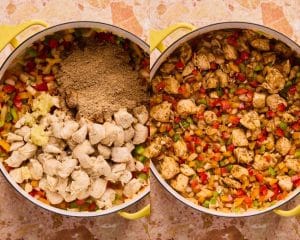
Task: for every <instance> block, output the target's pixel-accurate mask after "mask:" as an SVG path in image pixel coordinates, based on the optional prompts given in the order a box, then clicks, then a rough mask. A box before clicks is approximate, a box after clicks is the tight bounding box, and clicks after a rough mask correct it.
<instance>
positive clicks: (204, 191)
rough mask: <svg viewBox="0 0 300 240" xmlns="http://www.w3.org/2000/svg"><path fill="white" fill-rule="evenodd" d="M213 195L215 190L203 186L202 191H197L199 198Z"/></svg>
mask: <svg viewBox="0 0 300 240" xmlns="http://www.w3.org/2000/svg"><path fill="white" fill-rule="evenodd" d="M212 196H213V191H211V190H209V189H206V188H202V189H201V191H200V192H198V193H197V197H199V198H203V199H206V198H210V197H212Z"/></svg>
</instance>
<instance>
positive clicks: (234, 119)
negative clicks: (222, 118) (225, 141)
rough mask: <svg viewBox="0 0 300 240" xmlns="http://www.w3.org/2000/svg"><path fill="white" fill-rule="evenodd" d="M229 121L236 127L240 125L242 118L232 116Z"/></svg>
mask: <svg viewBox="0 0 300 240" xmlns="http://www.w3.org/2000/svg"><path fill="white" fill-rule="evenodd" d="M228 120H229V122H230V123H232V124H234V125H237V124H239V123H240V120H241V118H239V117H237V116H234V115H230V116H229V117H228Z"/></svg>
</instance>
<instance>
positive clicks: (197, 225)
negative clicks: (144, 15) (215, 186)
mask: <svg viewBox="0 0 300 240" xmlns="http://www.w3.org/2000/svg"><path fill="white" fill-rule="evenodd" d="M150 4H151V5H150V9H151V14H150V27H151V28H156V29H162V28H165V27H167V26H169V25H171V24H174V23H178V22H188V23H191V24H193V25H195V26H196V27H203V26H206V25H209V24H212V23H217V22H225V21H245V22H253V23H258V24H263V25H266V26H269V27H271V28H274V29H276V30H278V31H280V32H282V33H284V34H285V35H287V36H289V37H290V38H291V39H293V40H294V41H296V42H298V43H300V15H299V12H300V5H299V1H298V0H296V1H289V0H278V1H271V0H191V1H184V0H178V1H172V0H162V1H151V3H150ZM185 33H186V31H184V30H180V31H176V32H175V33H173V34H172V35H171V36H170V37H168V38H167V39H166V40H165V43H166V45H168V44H170V43H172V42H173V41H174V40H175V39H177V38H179V37H180V36H183V35H184V34H185ZM158 56H159V52H158V51H157V50H156V51H154V52H153V53H152V54H151V62H152V63H153V61H154V60H155V59H156V58H157V57H158ZM297 204H300V197H299V196H298V197H296V199H295V200H293V201H291V202H289V203H288V204H286V206H285V207H284V208H286V209H290V208H292V207H295V206H296V205H297ZM151 206H152V214H151V217H150V226H151V227H150V235H151V239H152V240H210V239H213V240H224V239H226V240H243V239H247V240H252V239H253V240H281V239H285V240H295V239H300V217H299V216H298V217H294V218H284V217H279V216H277V215H276V214H274V213H272V212H271V213H267V214H262V215H258V216H255V217H247V218H241V219H233V218H221V217H214V216H211V215H207V214H203V213H200V212H197V211H196V210H193V209H191V208H189V207H186V206H185V205H184V204H183V203H181V202H179V201H177V200H175V198H174V197H173V196H172V195H171V194H169V193H168V192H166V191H165V190H164V189H163V188H162V186H161V185H160V184H159V183H158V182H157V181H156V180H155V179H154V178H152V182H151Z"/></svg>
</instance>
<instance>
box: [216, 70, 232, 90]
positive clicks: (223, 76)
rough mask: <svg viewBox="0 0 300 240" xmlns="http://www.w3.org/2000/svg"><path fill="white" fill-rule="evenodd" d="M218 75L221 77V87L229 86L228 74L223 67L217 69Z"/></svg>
mask: <svg viewBox="0 0 300 240" xmlns="http://www.w3.org/2000/svg"><path fill="white" fill-rule="evenodd" d="M215 74H216V76H217V77H218V78H219V81H220V85H221V87H227V86H228V80H229V77H228V75H227V74H226V73H225V72H223V71H222V70H221V69H217V70H216V72H215Z"/></svg>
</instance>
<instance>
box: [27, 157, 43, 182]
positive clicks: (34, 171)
mask: <svg viewBox="0 0 300 240" xmlns="http://www.w3.org/2000/svg"><path fill="white" fill-rule="evenodd" d="M27 167H28V170H29V172H30V175H31V179H33V180H40V179H41V178H42V177H43V167H42V165H41V164H40V162H39V161H38V160H36V159H30V160H29V163H28V164H27Z"/></svg>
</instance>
